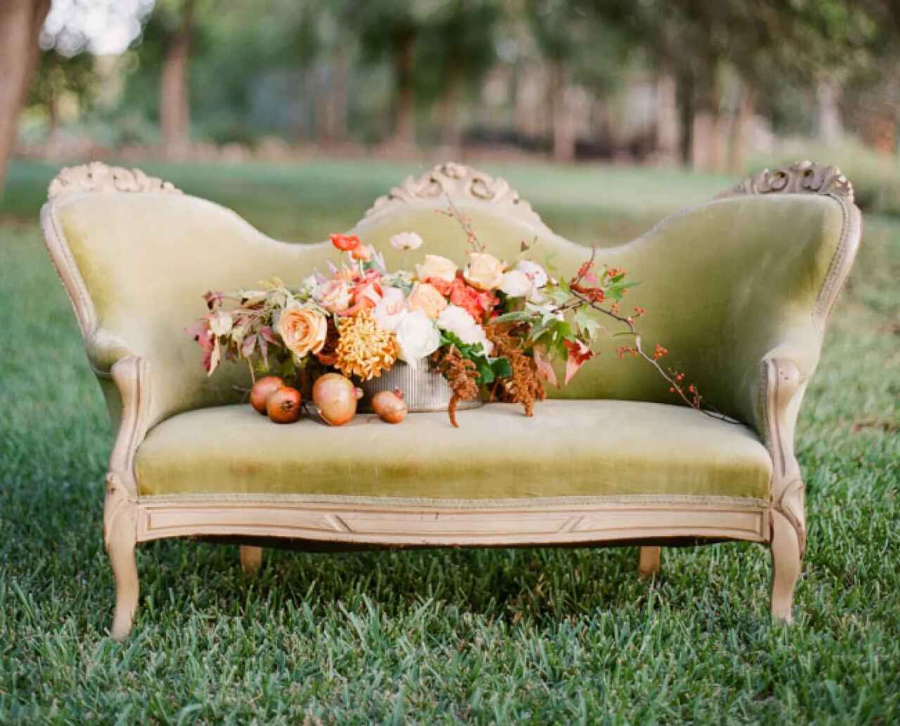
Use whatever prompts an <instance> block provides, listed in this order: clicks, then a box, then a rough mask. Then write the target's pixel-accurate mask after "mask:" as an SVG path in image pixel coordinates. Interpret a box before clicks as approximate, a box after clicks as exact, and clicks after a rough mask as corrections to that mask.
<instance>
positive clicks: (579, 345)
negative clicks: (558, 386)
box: [564, 340, 594, 386]
mask: <svg viewBox="0 0 900 726" xmlns="http://www.w3.org/2000/svg"><path fill="white" fill-rule="evenodd" d="M565 345H566V349H567V350H568V351H569V358H568V360H566V382H565V384H564V385H566V386H568V385H569V381H571V380H572V378H573V376H574V375H575V374H576V373H577V372H578V369H579V368H581V366H583V365H584V364H585V363H587V362H588V361H589V360H590V359H591V358H593V357H594V351H592V350H591V348H590V346H589V345H587V344H586V343H585V342H584V341H581V340H575V341H571V340H567V341H566V342H565Z"/></svg>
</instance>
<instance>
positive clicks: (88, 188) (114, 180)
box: [48, 161, 181, 199]
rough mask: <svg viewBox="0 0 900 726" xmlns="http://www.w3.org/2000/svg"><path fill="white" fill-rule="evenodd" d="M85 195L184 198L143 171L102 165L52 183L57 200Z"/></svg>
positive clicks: (71, 171) (69, 172) (75, 169)
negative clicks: (138, 194) (153, 194)
mask: <svg viewBox="0 0 900 726" xmlns="http://www.w3.org/2000/svg"><path fill="white" fill-rule="evenodd" d="M82 192H166V193H169V194H181V190H180V189H176V188H175V186H174V185H173V184H172V183H171V182H167V181H163V180H162V179H159V178H158V177H155V176H148V175H147V174H145V173H144V172H142V171H141V170H140V169H123V168H121V167H118V166H107V165H106V164H104V163H102V162H100V161H93V162H91V163H90V164H83V165H81V166H70V167H68V168H66V169H63V170H62V171H61V172H59V174H58V175H57V177H56V178H55V179H54V180H53V181H52V182H50V189H49V190H48V196H49V198H50V199H57V198H59V197H62V196H65V195H66V194H76V193H82Z"/></svg>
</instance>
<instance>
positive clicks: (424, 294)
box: [406, 282, 447, 320]
mask: <svg viewBox="0 0 900 726" xmlns="http://www.w3.org/2000/svg"><path fill="white" fill-rule="evenodd" d="M406 304H407V306H408V307H409V309H410V310H421V311H422V312H423V313H425V314H426V315H427V316H428V317H429V318H431V319H432V320H436V319H437V316H438V315H440V314H441V311H442V310H443V309H444V308H445V307H447V300H446V298H444V296H443V295H441V293H439V292H438V290H437V288H436V287H435V286H434V285H429V284H428V283H427V282H417V283H416V286H415V287H414V288H413V290H412V292H411V293H410V294H409V297H408V298H406Z"/></svg>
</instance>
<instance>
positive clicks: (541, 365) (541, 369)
mask: <svg viewBox="0 0 900 726" xmlns="http://www.w3.org/2000/svg"><path fill="white" fill-rule="evenodd" d="M534 364H535V365H536V366H537V370H538V375H539V376H540V377H541V378H543V379H544V380H545V381H547V383H549V384H550V385H551V386H556V387H557V388H559V381H558V380H557V379H556V371H555V370H553V366H552V365H550V361H548V360H547V358H546V357H545V356H544V349H543V348H542V347H540V346H537V347H535V349H534Z"/></svg>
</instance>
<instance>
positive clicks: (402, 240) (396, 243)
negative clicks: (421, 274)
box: [391, 232, 422, 252]
mask: <svg viewBox="0 0 900 726" xmlns="http://www.w3.org/2000/svg"><path fill="white" fill-rule="evenodd" d="M421 246H422V238H421V237H420V236H419V235H417V234H416V233H415V232H400V233H399V234H395V235H394V236H393V237H391V247H393V248H394V249H395V250H400V251H401V252H405V251H406V250H417V249H419V247H421Z"/></svg>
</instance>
